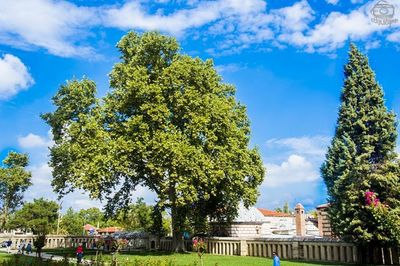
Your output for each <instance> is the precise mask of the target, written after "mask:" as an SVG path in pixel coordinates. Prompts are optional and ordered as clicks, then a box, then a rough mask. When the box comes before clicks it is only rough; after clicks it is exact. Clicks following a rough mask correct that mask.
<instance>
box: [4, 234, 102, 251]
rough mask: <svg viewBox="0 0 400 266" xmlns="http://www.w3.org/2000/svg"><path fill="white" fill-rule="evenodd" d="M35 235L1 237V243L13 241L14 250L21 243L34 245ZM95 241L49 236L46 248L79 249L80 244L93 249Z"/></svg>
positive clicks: (91, 238)
mask: <svg viewBox="0 0 400 266" xmlns="http://www.w3.org/2000/svg"><path fill="white" fill-rule="evenodd" d="M34 238H35V236H34V235H7V234H3V235H1V236H0V242H3V241H6V240H9V239H11V241H12V246H11V248H12V249H17V248H18V245H19V244H20V243H21V242H23V241H24V242H25V243H29V242H31V243H33V240H34ZM94 241H95V237H93V236H64V235H59V236H58V235H47V236H46V245H45V247H44V248H67V247H68V248H72V247H77V246H78V245H79V243H82V244H84V245H85V246H86V247H92V245H93V243H94Z"/></svg>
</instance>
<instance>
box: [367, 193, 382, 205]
mask: <svg viewBox="0 0 400 266" xmlns="http://www.w3.org/2000/svg"><path fill="white" fill-rule="evenodd" d="M380 203H381V202H380V200H379V199H378V197H377V196H376V194H375V192H373V191H370V190H367V191H366V192H365V205H368V206H374V207H377V206H379V205H380Z"/></svg>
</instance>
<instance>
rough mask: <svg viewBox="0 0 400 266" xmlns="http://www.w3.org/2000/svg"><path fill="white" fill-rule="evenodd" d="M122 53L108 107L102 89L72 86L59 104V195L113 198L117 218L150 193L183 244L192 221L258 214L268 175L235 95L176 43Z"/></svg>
mask: <svg viewBox="0 0 400 266" xmlns="http://www.w3.org/2000/svg"><path fill="white" fill-rule="evenodd" d="M117 47H118V49H119V50H120V52H121V62H119V63H117V64H116V65H115V66H114V68H113V70H112V72H111V74H110V85H111V88H112V90H111V91H110V92H109V93H108V94H107V95H106V96H105V97H104V98H103V99H101V100H99V99H96V97H95V94H96V86H95V84H94V82H92V81H90V80H87V79H84V80H81V81H77V80H74V81H70V82H68V83H67V84H66V85H63V86H61V88H60V90H59V91H58V93H57V94H56V95H55V96H54V98H53V103H54V105H55V106H56V110H55V111H54V112H52V113H48V114H45V115H43V118H44V119H45V121H46V122H47V123H48V124H49V125H50V126H51V127H52V131H53V135H54V141H55V145H54V146H53V147H52V148H51V166H52V167H53V169H54V170H53V176H54V179H53V186H54V188H55V190H56V191H57V192H59V193H60V194H61V195H62V194H64V193H67V192H69V191H70V190H71V189H74V188H82V189H85V190H87V191H89V192H90V195H91V196H92V197H93V198H100V199H102V198H103V199H104V198H106V199H107V201H108V205H107V208H106V210H107V212H109V213H112V212H115V211H116V210H118V209H119V208H120V207H122V206H128V204H129V203H130V201H131V198H132V192H133V191H134V188H135V187H136V186H137V185H139V184H141V185H144V186H146V187H148V188H149V189H151V190H152V191H154V192H156V193H157V195H158V203H157V204H158V206H160V207H161V208H163V209H165V208H168V209H170V211H171V216H172V224H173V228H174V230H173V234H174V236H175V238H174V239H175V240H178V239H181V235H182V230H181V228H182V224H183V223H185V221H186V220H187V219H191V218H192V217H195V216H196V217H204V219H205V218H206V217H211V218H214V219H226V220H229V219H232V218H233V217H234V216H235V215H236V209H237V206H238V204H239V202H240V201H243V202H244V204H245V205H246V206H248V205H250V204H254V203H255V202H256V199H257V196H258V191H257V188H258V186H259V185H260V184H261V182H262V180H263V177H264V168H263V164H262V160H261V157H260V154H259V152H258V150H257V149H250V148H249V139H250V125H249V120H248V118H247V115H246V108H245V107H244V106H243V105H242V104H240V103H238V102H237V100H236V98H235V88H234V86H232V85H229V84H225V83H223V82H222V79H221V77H220V76H219V75H218V73H217V72H216V70H215V68H214V66H213V62H212V61H211V60H206V61H203V60H201V59H199V58H192V57H190V56H187V55H184V54H181V53H179V50H180V48H179V45H178V43H177V42H176V40H175V39H174V38H171V37H167V36H163V35H161V34H159V33H155V32H149V33H144V34H143V35H139V34H136V33H134V32H130V33H128V34H127V35H126V36H124V37H123V38H122V39H121V41H120V42H119V43H118V45H117ZM113 191H115V193H112V192H113ZM111 195H112V196H111ZM180 243H182V242H181V241H180Z"/></svg>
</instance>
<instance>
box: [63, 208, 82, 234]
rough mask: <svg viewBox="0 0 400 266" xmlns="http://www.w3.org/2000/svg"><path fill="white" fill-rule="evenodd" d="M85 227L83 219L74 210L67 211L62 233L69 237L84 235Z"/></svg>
mask: <svg viewBox="0 0 400 266" xmlns="http://www.w3.org/2000/svg"><path fill="white" fill-rule="evenodd" d="M83 225H84V220H83V218H82V217H81V216H80V215H79V213H78V212H75V211H74V210H73V209H72V208H69V209H68V210H67V211H66V213H65V214H64V215H63V216H62V218H61V222H60V228H61V232H62V233H64V234H67V235H82V233H83Z"/></svg>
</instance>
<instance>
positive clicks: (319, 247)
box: [160, 237, 400, 265]
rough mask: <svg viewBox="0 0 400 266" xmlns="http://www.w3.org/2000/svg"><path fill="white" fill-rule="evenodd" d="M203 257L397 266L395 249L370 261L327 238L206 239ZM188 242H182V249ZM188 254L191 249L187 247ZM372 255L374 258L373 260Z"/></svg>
mask: <svg viewBox="0 0 400 266" xmlns="http://www.w3.org/2000/svg"><path fill="white" fill-rule="evenodd" d="M205 241H206V243H207V253H210V254H217V255H236V256H253V257H272V252H276V253H277V254H278V255H279V256H280V257H281V258H282V259H294V260H306V261H321V262H333V263H364V262H368V263H371V264H373V263H375V264H386V265H399V262H400V259H399V253H398V250H397V248H394V249H391V248H387V249H381V248H379V249H375V250H373V251H371V258H362V255H361V253H360V251H359V249H358V248H357V247H356V246H354V245H353V244H349V243H345V242H343V241H340V240H336V239H330V238H329V239H328V238H312V239H311V238H290V239H275V238H259V239H240V238H232V237H212V238H207V239H206V240H205ZM188 244H189V245H190V242H188V241H187V242H186V245H188ZM160 249H161V250H165V251H171V250H172V240H170V239H162V240H161V242H160ZM188 250H191V246H190V247H188ZM373 253H375V254H377V253H378V256H375V258H373V257H372V256H373Z"/></svg>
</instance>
